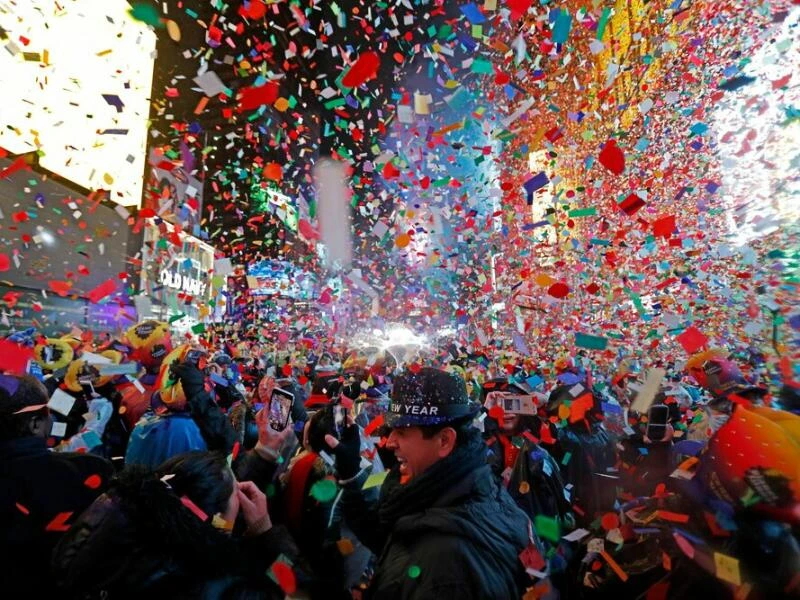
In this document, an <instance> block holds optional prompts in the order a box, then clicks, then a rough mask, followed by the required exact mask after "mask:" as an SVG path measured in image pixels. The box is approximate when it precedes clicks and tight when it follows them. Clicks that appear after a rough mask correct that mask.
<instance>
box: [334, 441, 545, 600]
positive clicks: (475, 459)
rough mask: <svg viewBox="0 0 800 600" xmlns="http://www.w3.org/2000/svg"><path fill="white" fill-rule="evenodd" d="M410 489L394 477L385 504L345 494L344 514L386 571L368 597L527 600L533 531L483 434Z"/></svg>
mask: <svg viewBox="0 0 800 600" xmlns="http://www.w3.org/2000/svg"><path fill="white" fill-rule="evenodd" d="M474 433H475V435H474V437H471V439H470V441H469V442H468V443H467V444H465V445H463V446H460V447H457V448H456V449H455V450H454V451H453V452H452V453H451V454H450V456H448V457H446V458H444V459H442V460H440V461H438V462H437V463H435V464H434V465H433V466H431V467H430V468H429V469H428V470H427V471H425V473H423V474H422V475H420V476H417V477H415V478H414V479H412V480H411V481H410V482H409V483H407V484H405V485H403V484H400V482H399V479H400V476H399V471H398V470H396V469H394V470H392V471H391V472H390V473H389V476H388V477H387V479H386V481H385V482H384V484H383V488H382V490H381V492H380V498H379V499H377V501H376V499H375V498H372V497H369V496H367V494H366V492H365V491H362V490H361V486H362V485H363V479H365V475H364V474H362V475H361V476H360V477H358V478H356V479H355V481H354V482H352V483H350V484H348V485H346V486H345V489H344V493H343V500H342V503H343V510H344V514H345V518H346V519H347V522H348V523H349V524H350V526H351V527H352V529H353V531H354V532H355V533H356V535H358V537H359V538H360V539H361V541H362V542H363V543H364V544H365V545H366V546H367V547H369V548H370V549H371V550H372V551H373V552H375V553H376V555H377V556H378V557H379V558H378V563H377V566H376V569H375V576H374V578H373V581H372V583H371V585H370V588H369V590H368V591H367V595H366V597H368V598H376V599H380V600H393V599H404V600H405V599H415V600H418V599H419V600H421V599H429V598H430V599H434V598H435V599H438V600H447V599H450V598H453V599H456V598H457V599H458V600H472V599H478V598H481V599H486V600H489V599H491V600H495V599H499V598H509V599H510V598H520V597H521V596H522V593H523V592H524V585H525V581H526V575H525V574H524V567H523V566H522V563H521V562H520V560H519V554H520V553H521V552H522V551H523V550H524V549H525V548H526V547H527V546H528V544H529V543H530V542H531V541H532V539H533V536H532V533H531V531H530V523H529V521H528V519H527V517H526V516H525V514H524V513H523V512H522V511H521V510H519V508H517V506H516V505H515V504H514V502H513V500H512V499H511V498H510V497H509V495H508V493H507V492H506V490H505V489H503V488H502V487H501V486H499V485H498V484H497V482H496V481H495V479H494V477H493V475H492V472H491V470H490V468H489V467H488V466H487V465H486V464H485V457H484V454H485V445H484V443H483V441H482V440H481V438H480V435H479V433H478V432H477V431H475V432H474Z"/></svg>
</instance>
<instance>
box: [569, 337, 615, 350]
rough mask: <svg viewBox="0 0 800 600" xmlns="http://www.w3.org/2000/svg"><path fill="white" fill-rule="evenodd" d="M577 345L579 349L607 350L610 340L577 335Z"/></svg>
mask: <svg viewBox="0 0 800 600" xmlns="http://www.w3.org/2000/svg"><path fill="white" fill-rule="evenodd" d="M575 345H576V346H577V347H579V348H589V349H590V350H605V349H606V348H607V347H608V339H607V338H604V337H601V336H599V335H589V334H588V333H576V334H575Z"/></svg>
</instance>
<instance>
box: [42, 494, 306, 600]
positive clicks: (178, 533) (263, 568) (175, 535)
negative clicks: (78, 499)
mask: <svg viewBox="0 0 800 600" xmlns="http://www.w3.org/2000/svg"><path fill="white" fill-rule="evenodd" d="M155 484H156V485H160V482H156V483H155ZM167 506H168V503H166V502H164V498H160V497H159V495H158V494H157V493H153V492H148V491H146V486H143V485H141V484H135V483H134V484H131V483H130V482H129V483H128V484H126V485H124V486H122V487H121V488H120V487H118V486H117V484H116V483H115V484H114V485H113V486H112V487H111V489H109V491H108V492H107V493H105V494H103V495H102V496H100V497H99V498H98V499H97V500H96V501H95V502H94V503H93V504H92V505H91V506H90V507H89V509H88V510H86V511H85V512H84V513H83V514H82V515H81V517H80V518H79V519H78V521H77V522H76V523H75V524H74V525H73V527H72V528H71V529H70V531H69V532H67V534H66V535H64V537H63V539H62V540H61V542H60V543H59V545H58V546H57V547H56V549H55V551H54V552H53V560H52V573H53V576H54V578H55V580H56V582H57V583H58V585H59V591H60V596H59V597H62V598H95V597H106V598H109V599H111V600H113V599H114V598H144V597H149V598H259V599H263V598H267V599H272V598H276V599H277V598H282V597H283V594H282V593H281V591H280V589H279V588H278V587H277V586H276V585H275V584H274V583H273V582H272V581H270V579H269V578H268V577H267V572H268V571H269V569H270V568H271V565H272V564H273V563H274V561H275V560H276V559H278V557H279V556H280V555H281V554H283V555H284V556H286V557H289V558H290V559H292V560H297V559H298V553H297V550H296V547H295V546H294V543H293V542H292V540H291V538H290V537H289V535H288V533H287V532H286V530H285V529H284V528H283V527H280V526H275V527H273V528H272V529H270V530H269V531H267V532H266V533H264V534H262V535H260V536H258V537H254V538H232V537H229V536H225V535H224V534H222V533H219V532H216V531H214V530H210V531H205V530H199V531H198V530H196V529H191V528H189V529H187V528H186V526H185V525H181V519H180V518H175V517H174V516H172V515H171V514H170V511H171V510H174V508H168V507H167ZM191 518H193V516H192V517H191ZM208 529H211V528H210V526H209V527H208ZM298 579H301V578H298Z"/></svg>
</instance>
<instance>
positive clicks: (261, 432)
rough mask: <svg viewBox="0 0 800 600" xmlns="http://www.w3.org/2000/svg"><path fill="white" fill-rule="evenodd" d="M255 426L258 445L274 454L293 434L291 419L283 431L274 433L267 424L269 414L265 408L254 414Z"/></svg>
mask: <svg viewBox="0 0 800 600" xmlns="http://www.w3.org/2000/svg"><path fill="white" fill-rule="evenodd" d="M256 425H257V426H258V444H259V445H260V446H262V447H264V448H269V449H270V450H274V451H275V452H279V451H280V449H281V448H283V445H284V444H285V443H286V440H288V439H289V438H291V437H292V435H293V434H294V427H292V420H291V418H290V419H289V422H288V423H287V424H286V427H285V428H284V430H283V431H275V430H274V429H273V428H272V427H271V426H270V424H269V414H268V412H267V408H266V407H264V408H262V409H261V410H260V411H258V412H257V413H256Z"/></svg>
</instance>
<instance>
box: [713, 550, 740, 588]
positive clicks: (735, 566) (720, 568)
mask: <svg viewBox="0 0 800 600" xmlns="http://www.w3.org/2000/svg"><path fill="white" fill-rule="evenodd" d="M714 566H715V567H716V575H717V577H718V578H719V579H722V580H723V581H727V582H728V583H732V584H734V585H742V577H741V574H740V573H739V561H738V560H737V559H735V558H733V557H732V556H728V555H727V554H720V553H719V552H714Z"/></svg>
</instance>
